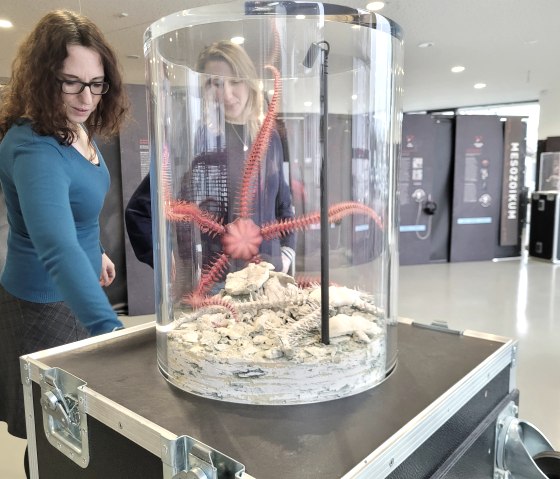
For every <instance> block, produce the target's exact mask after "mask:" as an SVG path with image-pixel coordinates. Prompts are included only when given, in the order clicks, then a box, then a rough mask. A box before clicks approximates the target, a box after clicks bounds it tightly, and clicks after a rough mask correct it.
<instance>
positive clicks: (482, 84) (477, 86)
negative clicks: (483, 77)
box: [474, 83, 486, 90]
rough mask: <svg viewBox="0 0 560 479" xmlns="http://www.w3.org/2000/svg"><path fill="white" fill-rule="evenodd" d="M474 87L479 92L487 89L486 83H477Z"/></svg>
mask: <svg viewBox="0 0 560 479" xmlns="http://www.w3.org/2000/svg"><path fill="white" fill-rule="evenodd" d="M474 87H475V88H476V89H477V90H480V89H482V88H486V83H475V84H474Z"/></svg>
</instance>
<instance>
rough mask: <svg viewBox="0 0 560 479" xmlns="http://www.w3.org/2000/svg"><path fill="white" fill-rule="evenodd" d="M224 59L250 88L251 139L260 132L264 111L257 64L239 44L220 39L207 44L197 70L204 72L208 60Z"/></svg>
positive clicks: (248, 113) (248, 119) (248, 112)
mask: <svg viewBox="0 0 560 479" xmlns="http://www.w3.org/2000/svg"><path fill="white" fill-rule="evenodd" d="M211 61H223V62H225V63H227V64H228V65H229V66H230V67H231V69H232V71H233V72H234V74H235V76H236V77H237V78H241V79H243V81H244V82H245V84H246V85H247V87H248V90H249V98H248V100H247V104H246V105H245V112H246V113H247V130H248V133H249V136H250V138H251V140H254V139H255V137H256V136H257V133H258V132H259V127H260V119H259V118H260V116H261V114H262V112H263V98H262V92H261V89H260V85H259V82H258V80H257V70H256V68H255V65H254V64H253V62H252V61H251V59H250V58H249V55H247V52H246V51H245V50H244V49H243V48H241V47H240V46H239V45H236V44H235V43H232V42H230V41H226V40H223V41H220V42H216V43H212V44H211V45H209V46H207V47H206V48H205V49H204V50H203V51H202V52H201V53H200V55H199V56H198V60H197V62H196V70H197V71H198V72H201V73H203V72H204V70H205V68H206V65H207V64H208V62H211Z"/></svg>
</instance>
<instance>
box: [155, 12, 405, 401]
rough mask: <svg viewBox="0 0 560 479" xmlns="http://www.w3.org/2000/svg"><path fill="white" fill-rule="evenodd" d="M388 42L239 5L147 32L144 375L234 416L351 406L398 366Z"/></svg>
mask: <svg viewBox="0 0 560 479" xmlns="http://www.w3.org/2000/svg"><path fill="white" fill-rule="evenodd" d="M402 50H403V46H402V39H401V33H400V29H399V27H398V26H397V25H396V24H395V23H393V22H392V21H390V20H388V19H387V18H384V17H383V16H380V15H378V14H376V13H372V12H368V11H365V10H359V9H354V8H349V7H343V6H338V5H331V4H324V3H318V2H293V1H278V2H268V1H255V2H233V3H228V4H222V5H217V6H207V7H200V8H195V9H191V10H185V11H182V12H178V13H176V14H173V15H169V16H167V17H165V18H162V19H160V20H158V21H157V22H155V23H154V24H153V25H151V26H150V28H149V29H148V30H147V31H146V34H145V41H144V51H145V57H146V65H147V86H148V97H149V107H150V108H149V110H150V144H151V152H152V166H151V186H152V211H153V214H154V219H153V224H154V231H153V237H154V251H155V254H154V260H155V261H154V263H155V264H154V269H155V279H156V281H155V282H156V313H157V354H158V365H159V368H160V370H161V372H162V373H163V375H164V376H165V377H166V379H167V380H168V381H169V382H170V383H172V384H174V385H175V386H177V387H178V388H180V389H182V390H184V391H187V392H190V393H193V394H196V395H199V396H204V397H207V398H213V399H219V400H224V401H231V402H238V403H250V404H267V405H282V404H301V403H311V402H319V401H326V400H332V399H336V398H340V397H344V396H349V395H352V394H357V393H360V392H362V391H365V390H367V389H369V388H372V387H374V386H376V385H377V384H379V383H380V382H382V381H383V380H384V379H385V378H386V377H387V375H388V374H390V372H391V370H392V369H393V368H394V367H395V365H396V361H397V341H396V340H397V338H396V321H397V312H396V307H395V306H396V303H397V301H396V300H397V271H398V244H397V239H398V234H397V210H396V208H397V200H396V194H397V193H396V185H397V174H398V157H399V152H400V135H401V79H402Z"/></svg>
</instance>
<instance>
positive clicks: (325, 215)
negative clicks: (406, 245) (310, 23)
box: [319, 42, 330, 344]
mask: <svg viewBox="0 0 560 479" xmlns="http://www.w3.org/2000/svg"><path fill="white" fill-rule="evenodd" d="M321 43H322V44H324V45H325V47H323V48H321V86H320V100H321V125H320V126H321V176H320V180H319V185H320V189H321V193H320V195H321V196H320V202H321V203H320V214H321V342H322V343H323V344H329V343H330V338H329V282H330V280H329V249H330V248H329V236H330V231H329V194H328V193H329V182H328V152H327V146H328V123H329V122H328V114H329V108H328V81H327V74H328V56H329V44H328V43H327V42H321Z"/></svg>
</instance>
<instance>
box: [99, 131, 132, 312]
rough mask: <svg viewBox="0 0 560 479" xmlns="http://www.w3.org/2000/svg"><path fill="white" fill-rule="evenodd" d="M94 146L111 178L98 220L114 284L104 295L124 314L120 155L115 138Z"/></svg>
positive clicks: (125, 291) (125, 269)
mask: <svg viewBox="0 0 560 479" xmlns="http://www.w3.org/2000/svg"><path fill="white" fill-rule="evenodd" d="M96 142H97V146H98V148H99V151H101V154H102V155H103V159H104V160H105V163H106V164H107V168H108V169H109V174H110V175H111V187H110V188H109V192H108V193H107V196H106V197H105V202H104V203H103V209H102V210H101V215H100V216H99V225H100V228H101V244H102V245H103V248H104V249H105V252H106V253H107V256H109V258H110V259H111V261H112V262H113V263H115V270H116V276H115V280H114V281H113V283H112V284H111V286H109V287H108V288H105V292H106V293H107V296H108V297H109V301H110V302H111V305H112V306H113V309H114V310H115V311H117V313H126V312H127V303H128V298H127V279H128V275H127V268H126V262H125V257H124V228H123V225H124V215H123V207H122V181H121V155H120V147H119V138H112V139H110V140H108V141H102V140H99V139H97V140H96Z"/></svg>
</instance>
